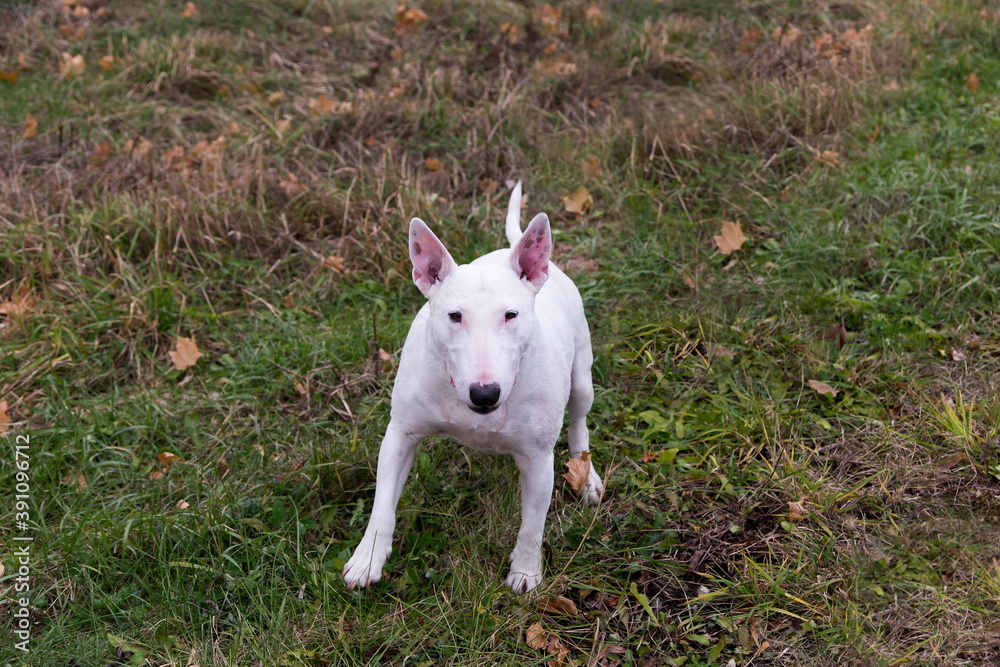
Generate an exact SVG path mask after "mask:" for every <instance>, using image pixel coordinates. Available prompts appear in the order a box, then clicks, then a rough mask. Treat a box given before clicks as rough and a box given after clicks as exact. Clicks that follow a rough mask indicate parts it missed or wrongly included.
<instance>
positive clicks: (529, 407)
mask: <svg viewBox="0 0 1000 667" xmlns="http://www.w3.org/2000/svg"><path fill="white" fill-rule="evenodd" d="M520 208H521V184H520V182H519V183H518V184H517V186H515V188H514V191H513V192H512V194H511V200H510V206H509V208H508V212H507V221H506V233H507V238H508V240H509V241H510V243H511V246H512V247H511V248H510V249H504V250H496V251H494V252H491V253H489V254H488V255H485V256H483V257H480V258H478V259H476V260H475V261H473V262H472V263H471V264H466V265H461V266H459V265H457V264H456V263H455V262H454V261H453V260H452V258H451V255H449V254H448V251H447V250H446V249H445V248H444V246H443V245H442V244H441V242H440V241H439V240H438V239H437V237H436V236H434V234H433V233H432V232H431V231H430V229H428V228H427V226H426V225H425V224H424V223H423V222H422V221H421V220H419V219H418V218H414V219H413V220H411V221H410V257H411V260H412V261H413V265H414V269H413V277H414V282H415V283H416V284H417V287H418V288H420V290H421V292H423V293H424V295H425V296H427V299H428V302H427V303H426V304H425V305H424V307H423V308H421V309H420V312H419V313H417V316H416V318H415V319H414V320H413V324H412V325H411V326H410V332H409V334H408V335H407V337H406V342H405V343H404V345H403V352H402V356H401V359H400V363H399V371H398V373H397V375H396V384H395V386H394V388H393V391H392V409H391V418H390V421H389V426H388V428H387V429H386V433H385V438H384V439H383V440H382V448H381V450H380V451H379V458H378V473H377V478H376V484H375V503H374V506H373V508H372V516H371V520H370V521H369V523H368V528H367V529H366V530H365V534H364V537H363V538H362V539H361V543H360V544H359V545H358V547H357V549H356V550H355V552H354V555H353V556H352V557H351V559H350V560H349V561H348V562H347V564H346V565H345V566H344V580H345V581H346V582H347V586H348V588H351V589H353V588H356V587H361V588H364V587H365V586H368V585H369V584H373V583H375V582H377V581H379V579H381V578H382V566H383V565H384V564H385V561H386V558H387V557H388V556H389V553H390V552H391V551H392V533H393V530H394V528H395V524H396V504H397V503H398V501H399V496H400V493H401V492H402V489H403V483H404V481H405V480H406V476H407V475H408V474H409V471H410V467H411V466H412V464H413V457H414V455H415V453H416V449H417V445H418V444H419V442H420V440H421V439H422V438H424V437H426V436H430V435H443V436H448V437H450V438H452V439H454V440H457V441H458V442H461V443H462V444H464V445H467V446H469V447H472V448H474V449H478V450H482V451H487V452H492V453H498V454H510V455H512V456H513V457H514V460H515V462H516V463H517V467H518V469H519V471H520V482H521V529H520V531H519V532H518V536H517V542H516V544H515V545H514V551H513V553H511V555H510V561H511V567H510V574H509V576H508V577H507V580H506V584H507V585H508V586H510V587H511V588H512V589H513V590H514V591H517V592H526V591H529V590H531V589H532V588H534V587H535V586H537V585H538V584H539V582H540V581H541V578H542V551H541V546H542V537H543V533H544V529H545V515H546V513H547V512H548V508H549V502H550V500H551V498H552V488H553V480H554V474H555V473H554V456H553V449H554V446H555V443H556V439H557V438H558V437H559V432H560V431H561V430H562V423H563V412H564V410H565V409H566V407H567V406H568V407H569V447H570V454H571V456H573V457H579V456H580V455H581V454H582V453H583V452H585V451H588V449H589V435H588V431H587V423H586V416H587V413H588V412H589V410H590V406H591V403H592V402H593V398H594V390H593V386H592V383H591V376H590V366H591V362H592V361H593V354H592V352H591V347H590V331H589V329H588V327H587V320H586V318H585V316H584V313H583V301H582V300H581V298H580V293H579V292H578V291H577V289H576V286H575V285H574V284H573V282H572V281H571V280H570V279H569V278H568V277H566V274H564V273H563V272H562V271H560V270H559V269H558V268H557V267H556V266H555V265H554V264H552V263H551V262H550V261H549V255H550V254H551V248H552V239H551V232H550V229H549V221H548V218H547V217H546V216H545V215H544V214H540V215H538V216H536V217H535V218H534V219H533V220H532V221H531V223H530V224H529V225H528V228H527V229H526V230H525V231H524V232H523V233H522V232H521V228H520ZM511 313H513V314H514V316H513V317H511V315H510V314H511ZM456 314H457V316H458V318H459V320H460V321H455V317H456ZM476 388H478V389H476ZM476 392H478V399H477V398H476V397H474V395H473V394H474V393H476ZM494 398H495V399H496V400H495V403H494V402H493V400H494ZM477 400H478V404H477ZM602 492H603V484H602V482H601V478H600V476H599V475H598V474H597V472H596V471H595V470H594V468H593V466H591V469H590V474H589V478H588V483H587V488H586V489H585V490H584V494H583V497H584V499H585V500H586V501H587V502H588V503H592V504H596V503H597V502H599V500H600V498H601V493H602Z"/></svg>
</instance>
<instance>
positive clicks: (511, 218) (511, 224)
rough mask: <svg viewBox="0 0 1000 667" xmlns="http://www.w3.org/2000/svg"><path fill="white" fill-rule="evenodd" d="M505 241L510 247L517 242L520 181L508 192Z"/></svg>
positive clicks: (518, 235) (518, 234)
mask: <svg viewBox="0 0 1000 667" xmlns="http://www.w3.org/2000/svg"><path fill="white" fill-rule="evenodd" d="M506 231H507V241H509V242H510V245H511V247H514V244H516V243H517V242H518V240H519V239H520V238H521V235H522V234H523V233H524V232H522V231H521V181H518V182H517V185H515V186H514V190H513V191H511V193H510V204H508V205H507V226H506Z"/></svg>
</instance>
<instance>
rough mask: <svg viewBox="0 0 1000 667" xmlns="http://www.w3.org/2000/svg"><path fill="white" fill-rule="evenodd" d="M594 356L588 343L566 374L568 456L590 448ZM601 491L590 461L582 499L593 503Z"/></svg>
mask: <svg viewBox="0 0 1000 667" xmlns="http://www.w3.org/2000/svg"><path fill="white" fill-rule="evenodd" d="M593 360H594V355H593V353H592V352H591V350H590V345H589V341H588V344H587V345H585V346H582V348H581V349H578V350H577V353H576V357H575V358H574V360H573V369H572V374H571V376H570V392H569V428H568V437H569V454H570V456H571V457H572V458H575V459H576V458H580V456H582V455H583V453H584V452H587V451H590V431H589V430H588V429H587V414H588V413H589V412H590V407H591V406H592V405H593V403H594V382H593V378H592V377H591V372H590V366H591V364H592V363H593ZM603 493H604V483H603V482H601V476H600V475H598V474H597V470H596V469H595V468H594V463H593V461H591V463H590V474H589V475H588V477H587V488H585V489H584V490H583V493H582V494H581V495H582V497H583V499H584V501H585V502H587V503H588V504H590V505H596V504H597V503H598V502H600V500H601V495H602V494H603Z"/></svg>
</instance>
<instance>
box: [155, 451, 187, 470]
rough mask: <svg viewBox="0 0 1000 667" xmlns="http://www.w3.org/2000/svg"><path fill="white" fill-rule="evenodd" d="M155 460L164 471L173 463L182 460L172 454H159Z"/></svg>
mask: <svg viewBox="0 0 1000 667" xmlns="http://www.w3.org/2000/svg"><path fill="white" fill-rule="evenodd" d="M156 460H157V461H159V462H160V465H161V466H163V467H164V469H166V470H169V469H170V468H171V466H173V465H174V464H175V463H180V462H181V461H183V460H184V459H182V458H181V457H179V456H177V455H176V454H174V453H173V452H160V453H159V454H157V455H156Z"/></svg>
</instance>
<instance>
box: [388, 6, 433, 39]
mask: <svg viewBox="0 0 1000 667" xmlns="http://www.w3.org/2000/svg"><path fill="white" fill-rule="evenodd" d="M428 18H429V17H428V16H427V14H425V13H424V12H423V11H421V10H419V9H417V8H416V7H411V8H409V9H407V7H406V5H400V6H398V7H396V28H395V33H396V34H397V35H408V34H410V33H412V32H415V31H416V29H417V28H419V27H420V25H421V24H422V23H423V22H424V21H426V20H427V19H428Z"/></svg>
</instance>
